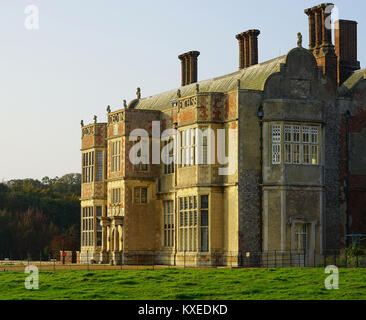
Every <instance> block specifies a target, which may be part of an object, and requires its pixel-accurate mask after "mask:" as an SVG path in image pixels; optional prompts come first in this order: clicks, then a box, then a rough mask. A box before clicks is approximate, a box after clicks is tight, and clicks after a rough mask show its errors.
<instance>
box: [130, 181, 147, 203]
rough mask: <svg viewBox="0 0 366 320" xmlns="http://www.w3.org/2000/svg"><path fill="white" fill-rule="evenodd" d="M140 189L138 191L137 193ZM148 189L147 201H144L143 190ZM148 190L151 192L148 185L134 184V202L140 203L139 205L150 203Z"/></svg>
mask: <svg viewBox="0 0 366 320" xmlns="http://www.w3.org/2000/svg"><path fill="white" fill-rule="evenodd" d="M137 190H138V193H137ZM143 190H146V196H145V201H144V202H142V200H143V199H142V196H143V195H142V191H143ZM148 192H149V188H148V187H146V186H134V187H133V202H134V203H135V204H139V205H146V204H148V203H149V196H148Z"/></svg>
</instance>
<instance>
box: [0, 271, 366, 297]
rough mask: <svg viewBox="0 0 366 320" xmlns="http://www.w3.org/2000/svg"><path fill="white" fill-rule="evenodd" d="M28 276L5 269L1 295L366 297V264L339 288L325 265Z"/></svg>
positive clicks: (343, 276) (345, 276) (0, 275)
mask: <svg viewBox="0 0 366 320" xmlns="http://www.w3.org/2000/svg"><path fill="white" fill-rule="evenodd" d="M26 276H28V274H25V273H23V272H0V299H1V300H12V299H37V300H43V299H51V300H54V299H57V300H63V299H78V300H85V299H87V300H93V299H117V300H132V299H136V300H140V299H152V300H156V299H159V300H168V299H169V300H170V299H174V300H176V299H204V300H206V299H209V300H214V299H224V300H247V299H259V300H262V299H301V300H309V299H322V300H331V299H366V269H340V270H339V289H338V290H327V289H325V287H324V280H325V278H326V277H327V276H329V275H328V274H325V273H324V269H323V268H317V269H312V268H278V269H175V268H167V269H159V270H151V269H145V270H122V271H121V270H104V271H100V270H98V271H86V270H67V271H56V272H52V271H42V272H40V273H39V290H26V289H25V287H24V280H25V278H26Z"/></svg>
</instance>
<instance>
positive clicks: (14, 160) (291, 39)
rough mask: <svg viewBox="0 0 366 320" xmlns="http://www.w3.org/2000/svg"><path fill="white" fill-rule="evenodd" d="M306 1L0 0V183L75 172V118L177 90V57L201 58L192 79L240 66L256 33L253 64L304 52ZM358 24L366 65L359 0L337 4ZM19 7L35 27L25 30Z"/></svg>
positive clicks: (87, 118) (365, 28)
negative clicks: (193, 53)
mask: <svg viewBox="0 0 366 320" xmlns="http://www.w3.org/2000/svg"><path fill="white" fill-rule="evenodd" d="M319 3H321V1H312V0H311V1H310V0H308V1H305V0H296V1H294V0H276V1H274V0H261V1H252V0H250V1H249V0H226V1H223V0H221V1H218V0H184V1H175V0H164V1H163V0H153V1H152V0H139V1H124V0H119V1H117V0H104V1H100V0H99V1H97V0H78V1H75V0H58V1H56V0H53V1H52V0H27V1H24V0H0V132H1V134H0V143H1V156H0V181H1V180H2V179H6V180H9V179H13V178H38V179H40V178H42V177H43V176H50V177H54V176H56V175H58V176H61V175H63V174H66V173H70V172H80V158H81V156H80V138H81V132H80V120H81V119H83V120H84V123H89V122H92V120H93V115H94V114H95V115H97V116H98V121H100V122H102V121H106V111H105V110H106V106H107V105H108V104H109V105H111V106H112V110H116V109H120V108H121V107H122V100H123V99H126V100H127V101H130V100H131V99H133V98H135V93H136V87H138V86H139V87H141V91H142V97H145V96H150V95H153V94H156V93H159V92H163V91H166V90H169V89H173V88H176V87H178V86H179V85H180V62H179V60H178V58H177V56H178V55H179V54H181V53H184V52H186V51H188V50H198V51H200V52H201V55H200V57H199V64H198V78H199V80H204V79H208V78H212V77H215V76H220V75H223V74H227V73H231V72H234V71H236V70H237V69H238V44H237V40H236V39H235V35H236V34H237V33H240V32H243V31H246V30H247V29H260V30H261V35H260V36H259V62H263V61H266V60H268V59H271V58H274V57H277V56H279V55H280V54H281V55H283V54H285V53H287V52H288V51H289V50H290V49H292V48H293V47H295V46H296V42H297V36H296V34H297V32H302V34H303V44H304V46H306V47H307V45H308V43H309V40H308V20H307V16H306V15H305V14H304V9H305V8H308V7H311V6H314V5H317V4H319ZM334 3H335V4H336V5H337V7H338V8H339V17H340V18H341V19H349V20H356V21H358V22H359V25H358V41H359V42H358V43H359V57H358V58H359V60H360V61H361V66H362V67H365V65H366V43H365V42H363V41H362V40H364V39H365V36H366V17H365V12H366V1H365V0H352V1H351V0H338V1H334ZM27 5H36V6H37V7H38V8H39V27H40V28H39V30H27V29H26V28H25V26H24V21H25V19H26V17H27V14H26V13H25V12H24V10H25V7H26V6H27Z"/></svg>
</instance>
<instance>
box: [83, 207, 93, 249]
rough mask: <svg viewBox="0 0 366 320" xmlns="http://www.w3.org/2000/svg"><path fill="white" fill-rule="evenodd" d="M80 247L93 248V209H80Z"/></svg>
mask: <svg viewBox="0 0 366 320" xmlns="http://www.w3.org/2000/svg"><path fill="white" fill-rule="evenodd" d="M81 211H82V215H81V246H82V247H92V246H94V207H93V206H87V207H82V208H81Z"/></svg>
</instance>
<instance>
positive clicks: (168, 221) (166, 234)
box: [163, 200, 175, 248]
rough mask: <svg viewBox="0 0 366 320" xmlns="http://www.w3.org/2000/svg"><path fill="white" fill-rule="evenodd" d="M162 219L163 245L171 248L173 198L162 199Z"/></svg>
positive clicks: (173, 226) (173, 219)
mask: <svg viewBox="0 0 366 320" xmlns="http://www.w3.org/2000/svg"><path fill="white" fill-rule="evenodd" d="M163 219H164V223H163V246H164V247H166V248H172V247H174V243H175V212H174V201H173V200H166V201H163Z"/></svg>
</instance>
